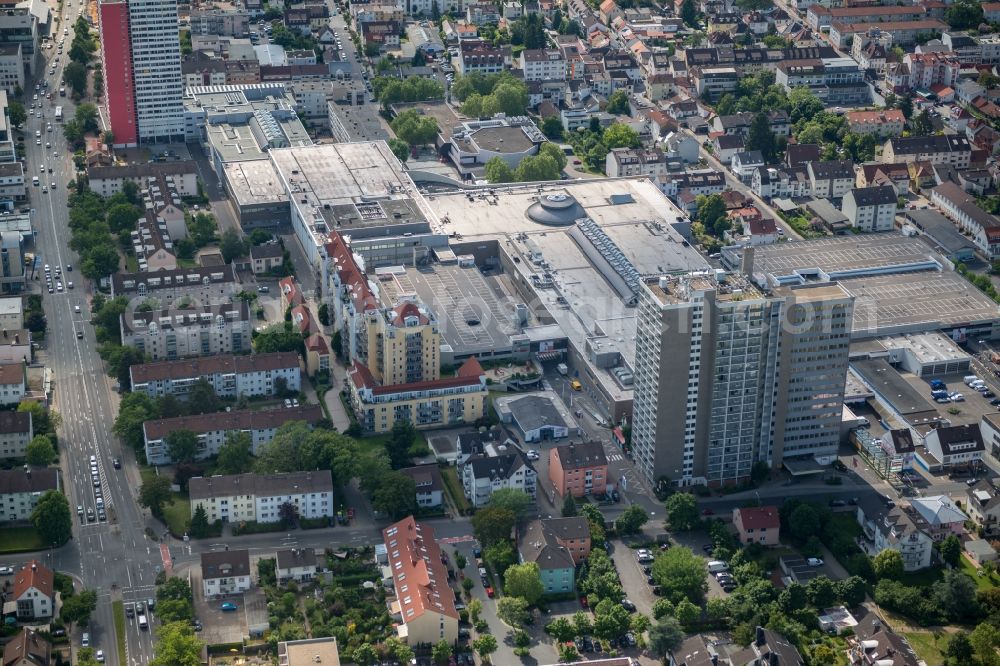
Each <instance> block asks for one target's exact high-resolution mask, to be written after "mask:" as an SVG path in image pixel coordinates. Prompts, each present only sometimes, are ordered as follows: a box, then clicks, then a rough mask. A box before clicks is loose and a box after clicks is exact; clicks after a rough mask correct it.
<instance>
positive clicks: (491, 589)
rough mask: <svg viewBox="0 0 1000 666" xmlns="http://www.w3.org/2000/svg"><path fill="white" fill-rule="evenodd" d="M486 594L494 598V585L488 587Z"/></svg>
mask: <svg viewBox="0 0 1000 666" xmlns="http://www.w3.org/2000/svg"><path fill="white" fill-rule="evenodd" d="M486 596H488V597H489V598H490V599H492V598H493V588H492V587H487V588H486Z"/></svg>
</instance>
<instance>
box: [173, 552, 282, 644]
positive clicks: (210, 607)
mask: <svg viewBox="0 0 1000 666" xmlns="http://www.w3.org/2000/svg"><path fill="white" fill-rule="evenodd" d="M191 589H192V591H193V593H194V614H195V617H196V618H198V619H199V620H200V621H201V623H202V626H203V629H202V631H201V633H200V635H199V637H200V638H201V640H203V641H205V642H206V643H208V644H209V645H212V644H214V643H239V642H240V641H242V640H243V638H244V637H245V636H248V635H249V634H250V627H252V626H259V625H260V623H261V616H263V623H264V625H266V624H267V602H266V601H265V599H264V593H263V591H261V590H260V589H259V588H256V587H255V588H251V589H250V591H248V592H246V593H244V594H233V595H225V596H220V597H216V598H211V599H206V598H205V596H204V591H203V587H202V584H201V572H200V571H197V570H193V571H192V574H191ZM225 602H231V603H234V604H236V610H235V611H224V610H222V608H221V607H222V604H223V603H225Z"/></svg>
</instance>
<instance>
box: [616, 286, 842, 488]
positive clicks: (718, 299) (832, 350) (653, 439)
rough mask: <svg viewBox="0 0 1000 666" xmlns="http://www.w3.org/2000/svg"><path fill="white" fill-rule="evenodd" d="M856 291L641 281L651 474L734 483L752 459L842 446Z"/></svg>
mask: <svg viewBox="0 0 1000 666" xmlns="http://www.w3.org/2000/svg"><path fill="white" fill-rule="evenodd" d="M853 308H854V297H853V296H852V295H851V294H850V293H849V292H848V291H847V290H846V289H844V288H843V287H842V286H841V285H839V284H837V283H823V284H816V285H806V286H801V287H779V288H777V289H775V290H774V291H773V292H771V293H768V294H765V293H762V292H760V291H759V290H757V289H756V288H755V287H754V286H753V285H751V284H750V283H749V282H747V281H746V280H745V279H743V278H741V277H739V276H730V277H727V278H725V279H723V280H722V281H720V280H718V279H716V278H715V276H714V275H711V274H708V273H696V274H690V275H685V276H680V277H662V278H659V279H657V280H654V281H652V282H648V283H645V284H644V285H643V288H642V291H641V295H640V298H639V313H638V331H637V336H636V360H635V402H634V409H633V416H632V446H633V454H634V456H635V461H636V465H637V467H638V469H639V470H640V471H641V472H642V473H643V474H644V475H645V476H646V478H647V479H648V480H649V481H650V482H651V483H656V482H657V480H658V479H659V478H660V477H664V476H665V477H667V478H668V479H669V480H670V481H671V483H674V484H676V485H679V486H690V485H699V484H707V485H710V486H722V485H732V484H736V483H739V482H740V481H744V480H746V479H748V478H749V477H750V471H751V469H752V468H753V465H754V463H756V462H758V461H759V462H763V463H766V464H768V465H769V466H771V467H778V466H780V465H781V464H782V461H783V460H784V459H786V458H792V457H803V458H806V457H822V456H825V455H832V454H835V453H836V451H837V447H838V445H839V442H840V420H841V409H842V405H843V398H844V382H845V380H846V372H847V360H848V344H849V341H850V331H851V317H852V313H853Z"/></svg>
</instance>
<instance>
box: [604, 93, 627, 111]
mask: <svg viewBox="0 0 1000 666" xmlns="http://www.w3.org/2000/svg"><path fill="white" fill-rule="evenodd" d="M605 111H607V112H608V113H613V114H614V115H616V116H627V115H629V114H630V113H632V107H631V106H629V103H628V92H626V91H625V90H616V91H614V92H613V93H611V96H610V97H608V105H607V107H606V108H605Z"/></svg>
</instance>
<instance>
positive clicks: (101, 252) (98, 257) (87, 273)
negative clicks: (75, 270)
mask: <svg viewBox="0 0 1000 666" xmlns="http://www.w3.org/2000/svg"><path fill="white" fill-rule="evenodd" d="M119 264H120V259H119V257H118V252H116V251H115V248H114V247H113V246H108V245H97V246H95V247H92V248H90V250H88V251H86V252H85V253H84V254H83V255H82V260H81V261H80V272H81V273H83V275H84V277H86V278H88V279H90V280H100V279H101V278H104V277H107V276H109V275H111V274H112V273H116V272H117V271H118V266H119Z"/></svg>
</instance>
